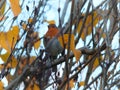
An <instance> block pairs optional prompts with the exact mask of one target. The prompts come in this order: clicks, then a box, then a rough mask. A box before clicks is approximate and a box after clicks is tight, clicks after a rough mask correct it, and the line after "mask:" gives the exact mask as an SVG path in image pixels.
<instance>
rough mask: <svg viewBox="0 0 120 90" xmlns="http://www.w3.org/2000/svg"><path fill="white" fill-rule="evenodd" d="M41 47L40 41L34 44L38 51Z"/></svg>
mask: <svg viewBox="0 0 120 90" xmlns="http://www.w3.org/2000/svg"><path fill="white" fill-rule="evenodd" d="M39 47H40V40H38V41H37V42H35V43H34V48H35V49H38V48H39Z"/></svg>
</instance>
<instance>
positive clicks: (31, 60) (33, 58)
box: [29, 56, 36, 64]
mask: <svg viewBox="0 0 120 90" xmlns="http://www.w3.org/2000/svg"><path fill="white" fill-rule="evenodd" d="M35 58H36V56H32V57H30V62H29V64H32V62H33V61H34V60H35Z"/></svg>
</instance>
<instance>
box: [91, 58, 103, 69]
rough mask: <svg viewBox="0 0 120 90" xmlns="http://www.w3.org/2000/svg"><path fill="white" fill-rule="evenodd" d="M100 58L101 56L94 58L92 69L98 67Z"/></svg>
mask: <svg viewBox="0 0 120 90" xmlns="http://www.w3.org/2000/svg"><path fill="white" fill-rule="evenodd" d="M101 60H102V56H100V57H97V58H96V59H95V61H94V63H93V70H94V69H95V68H96V67H98V66H99V64H100V63H99V62H100V61H101Z"/></svg>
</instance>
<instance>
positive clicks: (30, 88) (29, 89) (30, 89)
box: [26, 83, 40, 90]
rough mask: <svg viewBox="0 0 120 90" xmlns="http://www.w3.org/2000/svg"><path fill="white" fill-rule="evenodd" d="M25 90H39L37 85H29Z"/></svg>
mask: <svg viewBox="0 0 120 90" xmlns="http://www.w3.org/2000/svg"><path fill="white" fill-rule="evenodd" d="M26 90H40V88H39V86H38V85H37V84H35V83H34V84H33V85H32V84H31V83H30V84H29V85H28V87H27V88H26Z"/></svg>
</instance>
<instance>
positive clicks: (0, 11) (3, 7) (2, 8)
mask: <svg viewBox="0 0 120 90" xmlns="http://www.w3.org/2000/svg"><path fill="white" fill-rule="evenodd" d="M5 6H6V1H3V4H2V6H1V8H0V15H3V14H4V12H5Z"/></svg>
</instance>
